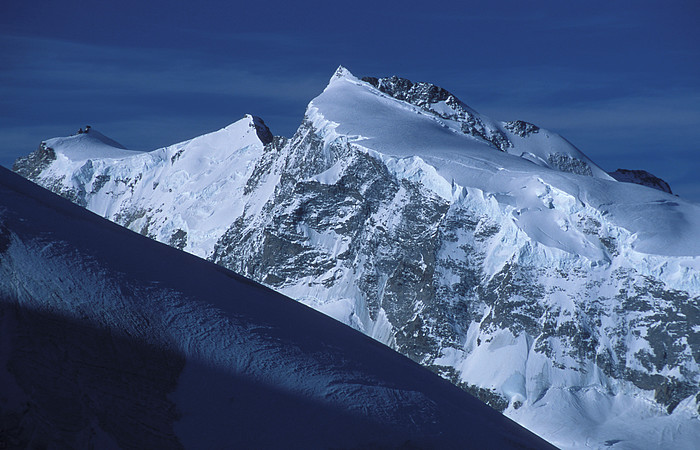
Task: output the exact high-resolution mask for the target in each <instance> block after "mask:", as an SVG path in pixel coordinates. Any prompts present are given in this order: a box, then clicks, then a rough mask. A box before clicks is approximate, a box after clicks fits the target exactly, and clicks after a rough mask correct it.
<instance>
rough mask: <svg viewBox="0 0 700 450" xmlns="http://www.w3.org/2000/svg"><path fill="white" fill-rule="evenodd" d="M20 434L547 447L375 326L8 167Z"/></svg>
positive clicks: (9, 373) (2, 283)
mask: <svg viewBox="0 0 700 450" xmlns="http://www.w3.org/2000/svg"><path fill="white" fill-rule="evenodd" d="M0 274H1V276H0V320H1V321H2V328H1V330H2V331H1V332H0V333H1V335H2V340H1V341H0V342H2V345H1V346H0V359H1V360H2V361H3V363H4V364H3V365H2V372H1V373H0V379H2V380H3V395H2V397H0V417H1V418H2V420H1V421H0V423H1V424H2V427H3V428H2V430H3V434H2V436H1V437H0V442H2V443H3V445H10V446H11V447H12V446H18V447H24V446H26V445H29V444H30V442H31V444H32V445H42V444H48V445H49V446H59V447H60V446H68V447H74V448H75V447H80V448H87V447H91V446H93V445H95V446H97V447H100V448H106V447H137V446H138V447H149V448H162V447H165V446H168V447H170V448H173V447H180V446H184V447H187V448H222V447H231V446H251V447H258V448H260V447H278V448H279V447H302V448H329V447H337V448H350V447H353V448H354V447H358V446H363V447H364V446H370V447H377V446H389V447H392V448H393V447H398V446H402V445H404V446H418V447H421V448H427V447H431V448H467V447H479V448H507V447H513V448H516V447H517V448H547V447H549V445H548V444H547V443H545V442H544V441H542V440H540V439H539V438H537V437H536V436H535V435H533V434H531V433H530V432H528V431H526V430H525V429H523V428H521V427H519V426H518V425H516V424H515V423H514V422H512V421H510V420H509V419H506V418H505V417H503V416H502V415H500V414H499V413H497V412H496V411H493V410H492V409H490V408H489V407H487V406H486V405H484V404H482V403H481V402H479V401H477V400H476V399H474V398H473V397H471V396H469V395H467V394H465V393H464V392H463V391H461V390H460V389H458V388H456V387H454V386H452V385H450V384H449V383H447V382H445V381H444V380H442V379H440V378H439V377H437V376H436V375H434V374H432V373H430V372H428V371H427V370H426V369H424V368H422V367H420V366H418V365H417V364H415V363H413V362H412V361H410V360H408V359H407V358H405V357H403V356H401V355H399V354H397V353H395V352H394V351H392V350H390V349H388V348H386V347H385V346H383V345H380V344H379V343H377V342H376V341H374V340H371V339H369V338H367V337H366V336H363V335H362V334H360V333H358V332H356V331H354V330H352V329H350V328H348V327H346V326H345V325H342V324H340V323H338V322H336V321H334V320H332V319H330V318H328V317H325V316H324V315H322V314H319V313H317V312H315V311H313V310H312V309H309V308H307V307H305V306H303V305H300V304H299V303H297V302H294V301H292V300H290V299H288V298H286V297H284V296H282V295H280V294H277V293H275V292H274V291H271V290H270V289H267V288H265V287H263V286H260V285H258V284H256V283H254V282H252V281H249V280H247V279H245V278H243V277H240V276H238V275H236V274H234V273H232V272H229V271H227V270H225V269H223V268H220V267H218V266H216V265H214V264H212V263H209V262H206V261H203V260H201V259H199V258H196V257H193V256H191V255H188V254H186V253H183V252H179V251H177V250H175V249H172V248H169V247H167V246H164V245H162V244H159V243H157V242H154V241H152V240H150V239H147V238H145V237H142V236H138V235H137V234H135V233H132V232H131V231H128V230H125V229H123V228H121V227H118V226H116V225H114V224H111V223H110V222H108V221H106V220H104V219H102V218H100V217H98V216H96V215H93V214H92V213H90V212H88V211H86V210H84V209H81V208H79V207H77V206H75V205H73V204H70V203H69V202H67V201H66V200H64V199H62V198H60V197H58V196H56V195H54V194H52V193H49V192H47V191H45V190H44V189H41V188H39V187H37V186H34V185H32V184H31V183H29V182H27V181H26V180H23V179H22V178H20V177H19V176H18V175H15V174H12V173H10V172H9V171H7V170H5V169H0Z"/></svg>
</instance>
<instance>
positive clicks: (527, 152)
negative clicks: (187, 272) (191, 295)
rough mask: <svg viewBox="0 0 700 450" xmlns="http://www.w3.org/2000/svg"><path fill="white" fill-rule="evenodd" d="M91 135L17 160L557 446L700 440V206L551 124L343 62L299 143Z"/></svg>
mask: <svg viewBox="0 0 700 450" xmlns="http://www.w3.org/2000/svg"><path fill="white" fill-rule="evenodd" d="M93 133H97V132H96V131H95V130H90V132H88V133H83V134H79V135H75V136H69V137H65V138H55V139H49V140H47V141H45V142H43V143H42V144H41V146H40V148H39V149H38V150H37V151H36V152H34V153H32V154H30V155H29V156H27V157H25V158H20V159H19V160H18V161H17V162H16V164H15V167H14V170H15V171H17V172H18V173H20V174H22V175H23V176H25V177H27V178H29V179H31V180H33V181H35V182H37V183H38V184H40V185H42V186H44V187H46V188H48V189H50V190H52V191H54V192H56V193H59V194H61V195H63V196H64V197H66V198H68V199H70V200H72V201H73V202H75V203H77V204H79V205H81V206H84V207H86V208H88V209H90V210H91V211H93V212H95V213H97V214H99V215H101V216H103V217H106V218H108V219H110V220H112V221H114V222H116V223H118V224H121V225H124V226H126V227H128V228H130V229H132V230H134V231H137V232H139V233H141V234H143V235H146V236H149V237H151V238H153V239H155V240H158V241H160V242H163V243H167V244H169V245H171V246H174V247H176V248H179V249H182V250H185V251H187V252H190V253H192V254H194V255H197V256H199V257H201V258H206V259H209V260H210V261H213V262H215V263H217V264H220V265H222V266H224V267H226V268H229V269H231V270H233V271H235V272H237V273H240V274H242V275H244V276H247V277H250V278H252V279H254V280H256V281H258V282H260V283H263V284H265V285H267V286H269V287H271V288H273V289H274V290H276V291H278V292H280V293H283V294H285V295H287V296H289V297H292V298H294V299H296V300H298V301H300V302H302V303H304V304H306V305H308V306H311V307H313V308H315V309H317V310H319V311H321V312H323V313H325V314H327V315H329V316H331V317H333V318H335V319H337V320H339V321H341V322H343V323H345V324H347V325H350V326H351V327H353V328H355V329H357V330H359V331H361V332H363V333H365V334H367V335H369V336H371V337H373V338H374V339H376V340H378V341H380V342H382V343H384V344H386V345H388V346H390V347H392V348H394V349H396V350H397V351H399V352H400V353H403V354H404V355H406V356H408V357H410V358H411V359H413V360H414V361H417V362H419V363H421V364H423V365H424V366H426V367H428V368H430V369H431V370H433V371H434V372H436V373H438V374H440V375H441V376H443V377H444V378H447V379H448V380H450V381H451V382H453V383H454V384H456V385H457V386H460V387H462V388H463V389H465V390H467V391H468V392H471V393H472V394H474V395H476V396H478V397H479V398H480V399H482V400H484V401H486V402H487V403H489V404H490V405H491V406H493V407H494V408H496V409H498V410H499V411H502V412H504V414H505V415H507V416H508V417H511V418H513V419H514V420H516V421H517V422H519V423H520V424H522V425H524V426H526V427H527V428H529V429H530V430H532V431H534V432H535V433H537V434H539V435H540V436H542V437H544V438H545V439H547V440H549V441H550V442H552V443H554V444H555V445H557V446H559V447H562V448H583V447H606V446H612V445H614V447H615V448H658V447H668V446H674V447H676V448H681V447H684V446H686V447H688V448H692V446H693V443H694V442H698V441H700V418H699V414H700V406H699V401H700V389H699V388H698V386H699V385H700V367H699V366H698V362H699V361H700V307H699V306H698V305H699V302H698V300H699V299H700V239H698V233H699V232H700V206H699V205H697V204H694V203H689V202H686V201H684V200H683V199H681V198H679V197H676V196H673V195H670V194H669V193H667V192H662V191H660V190H658V189H651V188H649V187H646V186H641V185H639V184H631V183H625V182H619V181H617V180H616V179H615V178H614V176H611V175H610V174H608V173H606V172H605V171H604V170H603V169H601V168H600V167H598V166H597V165H596V164H595V163H594V162H593V161H591V160H590V159H589V158H588V157H587V156H585V155H584V154H583V153H582V152H581V151H580V150H578V149H577V148H576V147H575V146H574V145H572V144H571V143H569V142H568V141H567V140H566V139H564V138H563V137H561V136H559V135H557V134H556V133H554V132H551V131H549V130H546V129H543V128H540V127H538V126H536V125H534V124H529V123H526V122H522V121H517V120H516V121H511V122H499V121H495V120H492V119H490V118H487V117H485V116H483V115H480V114H479V113H477V112H476V111H475V110H473V109H472V108H470V107H469V106H467V105H466V104H464V103H463V102H461V101H460V100H459V99H457V98H456V97H455V96H454V95H452V94H451V93H449V92H448V91H446V90H444V89H442V88H439V87H437V86H434V85H431V84H429V83H413V82H410V81H409V80H405V79H402V78H398V77H389V78H373V77H366V78H363V79H359V78H357V77H355V76H354V75H352V74H351V73H350V72H349V71H348V70H347V69H345V68H343V67H340V68H339V69H338V70H337V71H336V73H335V74H334V75H333V76H332V77H331V80H330V82H329V84H328V86H327V87H326V88H325V89H324V91H323V92H322V93H321V94H320V95H319V96H318V97H316V98H315V99H313V100H312V101H311V103H309V106H308V108H307V111H306V114H305V117H304V120H303V122H302V124H301V126H300V127H299V129H298V130H297V132H296V133H295V135H294V136H292V137H291V138H284V137H277V136H273V135H272V133H270V130H269V129H268V128H267V126H266V125H265V123H264V122H263V121H262V119H259V118H256V117H254V116H250V115H249V116H246V117H244V118H243V119H241V120H239V121H237V122H235V123H233V124H231V125H229V126H228V127H225V128H223V129H221V130H219V131H216V132H213V133H210V134H207V135H204V136H200V137H196V138H194V139H192V140H190V141H187V142H183V143H180V144H175V145H173V146H169V147H165V148H160V149H157V150H154V151H151V152H133V151H129V150H125V149H123V148H119V147H121V146H119V145H118V144H112V145H108V144H106V142H113V141H111V140H109V141H108V138H104V137H102V135H99V134H93Z"/></svg>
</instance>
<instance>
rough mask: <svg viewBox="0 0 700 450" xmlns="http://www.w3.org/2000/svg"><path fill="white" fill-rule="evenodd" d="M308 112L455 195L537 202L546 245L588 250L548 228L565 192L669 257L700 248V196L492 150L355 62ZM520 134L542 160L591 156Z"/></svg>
mask: <svg viewBox="0 0 700 450" xmlns="http://www.w3.org/2000/svg"><path fill="white" fill-rule="evenodd" d="M307 115H308V117H309V118H310V120H311V122H312V123H313V125H314V127H315V128H316V129H318V130H319V131H320V134H321V135H323V136H328V135H339V136H347V137H348V141H349V142H352V143H356V144H358V145H360V146H362V147H364V148H366V149H368V151H371V152H376V154H378V156H379V157H380V158H382V159H384V160H389V161H388V162H389V164H388V165H389V167H391V168H392V169H393V171H394V172H395V173H396V175H397V176H399V177H401V178H413V179H418V180H420V181H421V182H423V183H424V184H425V185H426V186H427V187H429V188H431V189H433V190H434V191H435V192H436V193H437V194H438V195H441V196H443V197H444V198H446V199H448V200H452V199H453V198H454V195H455V194H454V193H455V189H454V188H455V185H456V186H458V187H470V188H476V189H479V190H481V191H483V192H486V193H491V194H492V195H499V196H500V197H501V198H500V199H499V200H501V201H502V202H503V203H509V204H510V205H511V206H512V207H513V208H514V210H515V211H516V212H521V211H523V210H527V211H528V212H531V211H536V213H535V217H532V218H531V219H532V220H527V221H526V222H525V223H523V224H522V225H520V228H521V229H522V230H523V231H525V232H526V233H527V234H528V235H529V236H530V237H531V238H532V239H534V240H535V241H538V242H541V243H543V244H545V245H547V246H553V245H554V246H560V247H563V249H564V250H567V251H570V252H571V253H580V252H579V250H581V247H578V246H575V247H571V246H569V245H567V243H566V241H571V240H572V239H573V240H578V239H576V237H572V236H569V235H568V233H567V232H566V231H564V233H562V232H560V231H555V230H551V228H550V230H551V231H553V232H554V233H556V234H557V236H550V235H549V234H548V232H547V231H548V230H547V229H542V227H548V225H547V222H550V223H552V222H556V218H555V217H550V214H549V212H547V211H545V209H551V208H550V206H551V205H550V204H548V201H549V199H548V198H547V197H552V196H557V197H559V198H558V199H553V200H552V201H556V200H559V199H561V200H562V201H563V202H566V203H567V204H566V205H563V206H565V207H566V209H565V210H564V213H565V214H570V213H572V212H574V211H575V210H577V209H583V208H585V207H586V206H589V207H592V208H595V209H596V210H598V211H600V212H601V214H604V215H609V220H610V221H611V222H612V223H613V224H615V225H619V226H621V227H622V228H625V229H626V230H628V231H629V232H630V233H631V234H633V235H635V237H636V239H635V240H634V242H633V244H632V248H634V249H635V250H638V251H640V252H643V253H651V254H657V255H668V256H698V255H700V239H698V235H699V233H700V231H699V230H700V206H699V205H696V204H690V203H687V202H685V201H682V200H680V199H678V197H675V196H672V195H669V194H666V193H663V192H659V191H658V190H654V189H646V188H644V187H640V186H639V185H634V184H629V183H619V182H615V181H612V180H613V179H612V178H611V177H610V176H608V175H607V173H605V172H604V171H603V170H602V169H600V168H598V167H597V166H594V168H595V169H596V170H595V174H596V176H582V175H575V174H570V173H563V172H561V171H558V170H551V169H549V170H548V168H545V167H542V166H541V165H538V164H536V163H533V162H531V161H530V160H527V159H525V158H522V157H517V156H514V155H511V154H510V153H504V152H499V151H493V148H490V147H488V146H486V145H484V143H483V141H479V140H477V139H475V138H473V137H472V136H468V135H464V134H462V133H459V132H458V131H456V130H455V128H454V127H453V126H450V125H451V124H450V123H449V122H446V121H445V120H444V119H441V118H439V117H436V116H435V115H433V114H429V113H427V112H425V111H424V110H422V109H421V108H419V107H416V106H414V105H411V104H409V103H406V102H402V101H399V100H396V99H394V98H392V97H390V96H387V95H384V94H382V93H381V92H380V91H378V90H376V89H374V88H372V87H371V86H368V84H367V83H365V82H363V81H360V80H358V79H357V78H355V77H354V76H353V75H352V74H351V73H350V72H349V71H347V69H344V68H340V69H339V70H338V71H337V72H336V74H335V75H334V76H333V78H331V81H330V83H329V85H328V87H326V89H325V90H324V91H323V93H322V94H321V95H319V96H318V97H316V98H315V99H314V100H313V101H312V102H311V103H310V105H309V109H308V111H307ZM504 131H505V132H507V131H508V130H504ZM510 137H511V138H513V135H512V133H511V135H510ZM516 137H517V136H516ZM520 141H521V142H518V143H517V144H516V148H517V152H518V153H520V154H522V155H536V156H537V157H538V159H541V160H544V159H546V158H547V157H548V155H550V154H566V155H571V156H572V157H578V158H581V156H580V155H582V154H581V153H580V151H579V150H578V149H576V148H575V147H573V146H572V145H571V144H569V143H568V142H567V141H565V140H564V139H562V138H561V137H560V136H558V135H556V134H555V133H551V132H549V131H547V130H544V129H540V131H539V132H538V133H537V134H535V135H531V136H528V137H526V138H520ZM585 159H586V161H588V158H585ZM457 192H460V191H457ZM550 193H551V195H547V194H550ZM555 214H556V213H555ZM552 219H554V220H552ZM521 222H522V221H521ZM670 236H672V237H673V238H672V239H670V238H669V237H670ZM560 241H564V242H560ZM557 244H559V245H557ZM581 244H582V245H585V244H584V243H581ZM583 254H584V255H585V250H583ZM586 256H589V255H586Z"/></svg>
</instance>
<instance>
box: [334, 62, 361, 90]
mask: <svg viewBox="0 0 700 450" xmlns="http://www.w3.org/2000/svg"><path fill="white" fill-rule="evenodd" d="M338 80H348V81H353V82H357V81H359V79H358V78H357V77H356V76H355V75H353V74H352V73H351V72H350V71H349V70H348V69H347V68H345V67H344V66H342V65H341V66H338V68H337V69H335V72H334V73H333V76H332V77H331V79H330V80H328V86H330V85H332V84H333V83H334V82H336V81H338ZM326 89H328V87H326Z"/></svg>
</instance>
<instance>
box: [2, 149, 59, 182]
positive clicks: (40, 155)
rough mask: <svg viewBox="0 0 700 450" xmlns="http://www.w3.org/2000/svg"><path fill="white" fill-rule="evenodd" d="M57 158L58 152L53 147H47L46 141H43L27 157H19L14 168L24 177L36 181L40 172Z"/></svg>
mask: <svg viewBox="0 0 700 450" xmlns="http://www.w3.org/2000/svg"><path fill="white" fill-rule="evenodd" d="M55 160H56V152H55V151H54V150H53V149H52V148H51V147H47V146H46V142H42V143H41V145H39V148H38V149H37V150H35V151H33V152H32V153H30V154H29V155H27V156H25V157H22V158H17V160H16V161H15V163H14V164H13V165H12V170H13V171H15V172H17V173H18V174H20V175H22V176H23V177H24V178H27V179H29V180H32V181H35V180H36V179H37V177H38V176H39V174H41V172H43V171H44V169H46V168H47V167H48V166H49V165H50V164H51V163H52V162H53V161H55Z"/></svg>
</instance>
